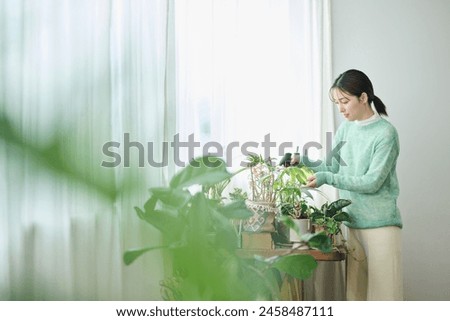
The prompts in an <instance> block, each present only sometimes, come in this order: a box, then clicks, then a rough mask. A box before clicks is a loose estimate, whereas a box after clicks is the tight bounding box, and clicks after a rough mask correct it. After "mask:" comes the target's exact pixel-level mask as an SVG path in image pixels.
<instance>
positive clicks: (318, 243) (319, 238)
mask: <svg viewBox="0 0 450 321" xmlns="http://www.w3.org/2000/svg"><path fill="white" fill-rule="evenodd" d="M302 240H303V241H305V242H307V243H308V245H309V246H310V247H312V248H314V249H318V250H319V251H322V252H324V253H330V252H331V251H332V250H333V246H332V244H331V239H330V238H329V237H328V236H327V235H326V234H325V233H324V232H320V233H315V234H305V235H303V236H302Z"/></svg>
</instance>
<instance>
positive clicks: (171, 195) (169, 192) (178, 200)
mask: <svg viewBox="0 0 450 321" xmlns="http://www.w3.org/2000/svg"><path fill="white" fill-rule="evenodd" d="M149 191H150V193H151V194H152V197H155V198H157V199H158V200H160V201H161V202H162V203H164V204H165V205H169V206H172V207H176V208H181V207H183V206H184V205H186V204H187V203H188V202H189V200H190V199H191V193H189V192H188V191H185V190H180V189H172V188H167V187H155V188H151V189H150V190H149Z"/></svg>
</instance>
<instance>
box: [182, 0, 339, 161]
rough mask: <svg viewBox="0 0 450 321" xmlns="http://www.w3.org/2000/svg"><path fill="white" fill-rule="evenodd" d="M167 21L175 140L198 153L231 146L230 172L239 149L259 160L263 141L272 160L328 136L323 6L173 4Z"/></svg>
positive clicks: (194, 0) (259, 1) (247, 0)
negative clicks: (171, 30) (188, 140)
mask: <svg viewBox="0 0 450 321" xmlns="http://www.w3.org/2000/svg"><path fill="white" fill-rule="evenodd" d="M175 17H176V19H175V21H176V32H175V35H176V52H177V56H176V61H177V106H178V110H179V114H180V117H179V119H180V124H179V128H180V132H181V134H183V135H185V136H187V135H189V134H192V133H193V134H194V135H195V137H196V138H197V140H198V141H199V142H200V143H202V144H201V145H202V146H203V145H204V144H205V143H206V142H208V141H216V142H219V143H221V144H222V145H223V146H224V147H225V146H227V145H228V144H230V143H231V142H233V141H237V142H238V143H239V147H237V148H235V149H234V150H233V152H232V153H230V154H231V156H232V157H234V158H235V159H233V160H228V161H229V164H233V165H238V164H239V162H240V160H241V150H240V147H241V146H242V144H243V143H245V142H250V141H251V142H256V143H258V144H259V148H249V150H251V151H252V152H260V153H263V151H264V149H263V148H262V146H261V142H263V140H264V136H265V135H267V134H270V139H271V141H272V142H275V143H276V147H272V148H271V149H270V156H272V157H278V158H279V157H280V156H281V155H279V152H280V150H279V148H278V147H279V145H280V144H281V143H282V142H289V143H291V147H288V148H287V149H286V150H285V151H286V152H292V151H294V150H295V149H296V148H297V146H298V147H300V151H301V149H302V147H303V146H304V145H305V144H306V143H307V142H310V141H314V142H319V143H322V142H323V143H325V134H324V133H325V132H327V131H332V130H333V117H332V107H331V104H330V102H329V99H328V96H327V95H328V92H327V88H328V86H330V83H331V61H330V59H331V55H330V30H329V24H330V22H329V19H330V18H329V2H328V1H311V0H277V1H273V0H236V1H225V0H212V1H211V0H191V1H180V2H177V3H176V7H175ZM202 146H200V147H199V148H197V149H196V151H197V152H198V153H199V154H201V153H203V152H204V151H206V150H207V149H206V147H205V149H204V150H203V149H202ZM324 146H325V145H324ZM210 151H211V152H215V148H211V149H210ZM311 151H313V150H311ZM225 152H226V151H223V153H224V154H225ZM229 156H230V155H229ZM317 156H319V155H317Z"/></svg>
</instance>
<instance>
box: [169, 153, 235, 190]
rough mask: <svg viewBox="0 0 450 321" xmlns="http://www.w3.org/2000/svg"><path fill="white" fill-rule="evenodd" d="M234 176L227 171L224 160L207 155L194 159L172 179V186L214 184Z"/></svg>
mask: <svg viewBox="0 0 450 321" xmlns="http://www.w3.org/2000/svg"><path fill="white" fill-rule="evenodd" d="M231 176H232V174H231V173H229V172H228V171H227V168H226V163H225V161H224V160H222V159H220V158H217V157H211V156H205V157H201V158H197V159H194V160H193V161H191V163H189V165H188V166H186V167H185V168H183V169H182V170H181V171H180V172H178V173H177V174H175V176H174V177H173V178H172V180H171V181H170V187H171V188H183V187H188V186H191V185H197V184H198V185H213V184H216V183H219V182H221V181H223V180H226V179H229V178H230V177H231Z"/></svg>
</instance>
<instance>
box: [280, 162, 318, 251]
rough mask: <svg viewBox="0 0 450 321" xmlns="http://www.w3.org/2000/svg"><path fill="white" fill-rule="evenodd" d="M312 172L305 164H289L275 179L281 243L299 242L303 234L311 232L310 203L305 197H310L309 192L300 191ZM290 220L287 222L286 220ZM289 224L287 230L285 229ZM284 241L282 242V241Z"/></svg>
mask: <svg viewBox="0 0 450 321" xmlns="http://www.w3.org/2000/svg"><path fill="white" fill-rule="evenodd" d="M311 174H312V172H311V170H310V169H309V168H307V167H306V166H290V167H286V168H284V169H282V170H281V171H280V173H279V175H278V177H277V179H276V181H275V184H274V186H275V190H276V197H277V206H278V208H279V217H278V218H279V219H278V224H277V227H278V229H277V231H278V233H279V235H278V237H279V240H281V242H282V243H285V242H294V243H299V242H300V237H301V235H303V234H306V233H309V232H311V222H310V218H309V216H310V213H311V209H310V205H309V204H308V202H307V198H312V196H311V194H310V193H309V192H306V193H304V192H302V187H301V186H304V185H305V184H306V182H307V177H308V176H309V175H311ZM289 220H290V221H291V222H288V221H289ZM289 226H292V227H293V228H289V230H288V232H287V231H286V230H287V228H288V227H289ZM283 241H284V242H283Z"/></svg>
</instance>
